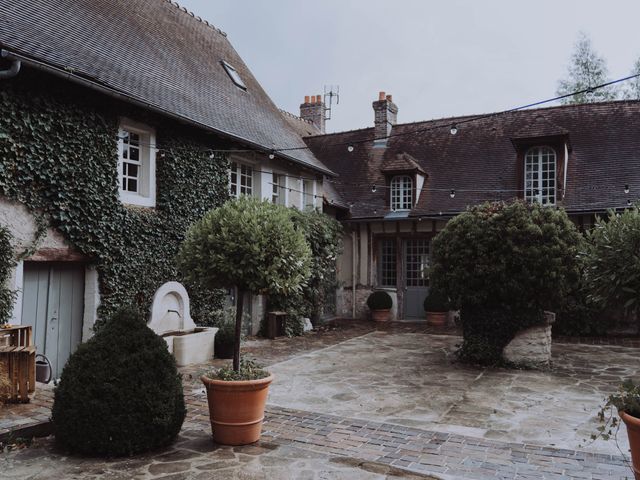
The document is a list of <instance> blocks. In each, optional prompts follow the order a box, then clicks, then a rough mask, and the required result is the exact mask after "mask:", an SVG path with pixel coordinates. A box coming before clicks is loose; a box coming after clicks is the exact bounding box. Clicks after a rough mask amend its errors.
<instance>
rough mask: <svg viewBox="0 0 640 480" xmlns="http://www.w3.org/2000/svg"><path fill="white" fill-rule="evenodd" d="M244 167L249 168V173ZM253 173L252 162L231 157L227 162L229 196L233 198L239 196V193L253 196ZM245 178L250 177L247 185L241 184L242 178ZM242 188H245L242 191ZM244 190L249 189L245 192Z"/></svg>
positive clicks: (254, 187) (254, 192)
mask: <svg viewBox="0 0 640 480" xmlns="http://www.w3.org/2000/svg"><path fill="white" fill-rule="evenodd" d="M234 166H235V168H234ZM243 169H244V171H243ZM246 169H249V170H250V174H247V172H246ZM234 174H235V179H236V182H235V183H233V177H234ZM255 174H256V171H255V168H254V166H253V165H252V164H250V163H245V162H241V161H238V160H235V159H232V160H231V162H230V164H229V195H231V197H233V198H239V197H240V195H249V196H251V197H253V196H254V195H255V194H256V192H257V190H256V188H257V185H256V177H255ZM246 178H250V179H251V185H250V186H247V185H246V184H245V185H243V184H242V180H243V179H246ZM234 185H235V190H236V191H235V192H234V191H233V186H234ZM243 189H244V190H245V191H244V192H243V191H242V190H243ZM246 190H249V191H248V192H247V191H246Z"/></svg>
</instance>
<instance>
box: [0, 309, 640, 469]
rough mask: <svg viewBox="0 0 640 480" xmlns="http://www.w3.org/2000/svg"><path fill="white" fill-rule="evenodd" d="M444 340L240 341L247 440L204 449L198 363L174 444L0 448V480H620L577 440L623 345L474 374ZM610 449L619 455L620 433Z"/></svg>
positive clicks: (395, 335)
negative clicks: (263, 402)
mask: <svg viewBox="0 0 640 480" xmlns="http://www.w3.org/2000/svg"><path fill="white" fill-rule="evenodd" d="M452 333H454V332H451V331H434V330H430V329H428V328H427V327H426V326H424V325H423V324H395V325H387V326H383V327H376V326H375V325H373V324H371V323H364V322H353V323H352V322H349V323H346V324H343V325H342V326H341V327H340V328H337V329H332V328H328V329H324V330H323V331H321V332H318V333H315V332H314V333H312V334H309V335H307V336H305V337H302V338H297V339H278V340H275V341H268V340H252V341H249V342H247V343H246V344H245V351H246V352H247V353H249V354H250V355H252V356H254V357H255V358H257V359H258V360H260V361H262V362H264V363H266V364H268V365H270V367H269V369H270V370H271V371H272V372H273V373H274V374H275V376H276V379H275V381H274V383H273V385H272V387H271V391H270V394H269V405H268V408H267V412H266V418H265V425H264V434H263V439H262V440H261V441H260V442H259V443H258V444H256V445H252V446H247V447H236V448H229V447H216V446H215V445H213V444H212V443H211V440H210V429H209V428H210V427H209V425H208V413H207V405H206V398H205V396H204V393H203V390H202V387H201V385H200V384H199V381H198V380H197V378H198V376H199V374H200V373H201V372H203V371H205V370H206V368H208V366H205V365H202V366H196V367H191V368H189V369H184V372H183V373H184V374H185V377H184V380H185V395H186V398H187V405H188V415H187V420H186V421H185V424H184V427H183V430H182V432H181V436H180V439H179V441H178V442H177V443H176V445H175V446H173V447H171V448H169V449H167V450H165V451H163V452H156V453H154V454H149V455H145V456H138V457H134V458H131V459H119V460H114V461H104V460H96V459H86V458H75V457H67V456H64V455H63V454H61V453H60V452H57V451H56V450H55V449H54V448H53V443H52V440H51V439H50V438H48V439H40V440H37V441H36V442H35V444H34V445H33V446H32V447H30V448H27V449H23V450H16V451H12V452H9V453H4V454H0V478H12V479H18V478H20V479H40V478H42V479H45V478H46V479H55V478H114V479H117V478H140V479H152V478H153V479H155V478H167V479H172V480H180V479H191V478H193V479H196V478H197V479H200V478H212V479H216V478H221V479H222V478H224V479H235V478H237V479H262V478H265V479H280V478H282V479H288V478H291V479H294V478H295V479H298V478H302V479H307V478H308V479H316V478H317V479H360V478H362V479H382V478H443V479H457V478H460V479H475V480H479V479H484V478H487V479H489V478H505V479H506V478H521V479H525V478H536V479H541V478H550V479H560V478H591V479H624V478H631V475H632V474H631V471H630V470H629V468H628V466H627V464H626V462H625V459H624V458H623V456H622V455H621V452H620V450H618V446H617V445H616V442H614V441H609V442H603V441H598V442H593V443H592V442H590V441H588V440H587V439H588V438H589V436H590V434H591V433H593V432H595V429H596V426H597V423H596V421H595V413H596V411H597V409H598V406H599V405H600V404H601V402H602V399H603V398H604V397H605V396H606V395H607V394H608V393H610V392H611V391H612V390H613V389H615V387H616V385H617V384H618V383H619V382H620V380H621V379H622V378H628V377H631V378H635V379H636V380H638V379H639V378H640V362H638V358H639V356H640V348H638V345H637V343H636V342H631V343H630V344H629V345H627V346H622V345H586V344H584V343H555V344H554V348H553V354H554V365H553V367H552V368H551V369H549V370H548V371H542V372H541V371H530V370H518V371H513V370H501V369H498V370H495V369H492V370H487V369H479V368H471V367H467V366H464V365H460V364H458V363H455V362H454V361H453V351H454V350H455V348H456V344H457V343H458V342H459V341H460V337H457V336H455V335H452ZM216 363H219V361H216ZM38 408H40V410H39V411H38V415H42V413H43V412H42V410H41V409H42V406H39V407H38ZM3 415H4V414H3V413H2V411H0V422H2V421H3V420H4V421H7V418H6V417H4V418H3ZM618 441H619V442H618V443H619V447H620V449H621V450H622V452H624V453H627V449H628V445H627V440H626V432H625V431H624V430H622V431H621V432H620V434H619V435H618Z"/></svg>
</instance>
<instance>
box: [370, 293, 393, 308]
mask: <svg viewBox="0 0 640 480" xmlns="http://www.w3.org/2000/svg"><path fill="white" fill-rule="evenodd" d="M367 307H369V310H389V309H390V308H391V307H393V300H392V299H391V295H389V294H388V293H387V292H385V291H384V290H379V291H377V292H373V293H372V294H371V295H369V298H367Z"/></svg>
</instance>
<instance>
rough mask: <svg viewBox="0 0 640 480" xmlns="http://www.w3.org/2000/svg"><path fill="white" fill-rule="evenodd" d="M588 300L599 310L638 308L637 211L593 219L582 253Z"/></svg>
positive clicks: (639, 245) (639, 211) (639, 250)
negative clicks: (593, 224)
mask: <svg viewBox="0 0 640 480" xmlns="http://www.w3.org/2000/svg"><path fill="white" fill-rule="evenodd" d="M583 258H584V262H585V265H586V267H585V281H586V285H587V287H588V289H589V292H590V298H591V300H593V301H594V302H595V303H596V304H598V305H601V306H602V307H603V308H607V307H609V308H615V307H616V306H623V307H624V308H625V309H627V310H635V309H637V308H638V307H639V306H640V208H639V207H638V205H635V206H634V207H632V208H629V209H626V210H625V211H624V212H622V213H619V214H618V213H614V212H609V215H608V217H607V218H597V220H596V224H595V226H594V228H593V229H592V230H591V231H589V232H588V234H587V244H586V247H585V249H584V251H583Z"/></svg>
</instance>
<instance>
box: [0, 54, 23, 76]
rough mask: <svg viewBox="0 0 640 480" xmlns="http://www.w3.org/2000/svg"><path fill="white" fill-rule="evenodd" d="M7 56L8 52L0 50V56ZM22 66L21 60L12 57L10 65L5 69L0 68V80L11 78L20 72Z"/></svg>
mask: <svg viewBox="0 0 640 480" xmlns="http://www.w3.org/2000/svg"><path fill="white" fill-rule="evenodd" d="M8 56H9V52H7V51H6V50H2V51H1V52H0V57H2V58H6V57H8ZM21 66H22V62H21V61H20V60H18V59H17V58H14V59H13V60H12V61H11V66H10V67H9V68H8V69H7V70H0V80H7V79H9V78H13V77H15V76H16V75H18V73H19V72H20V67H21Z"/></svg>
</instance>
